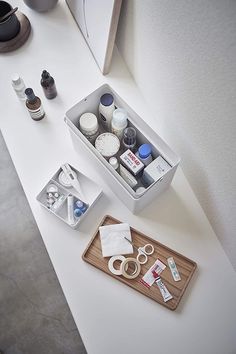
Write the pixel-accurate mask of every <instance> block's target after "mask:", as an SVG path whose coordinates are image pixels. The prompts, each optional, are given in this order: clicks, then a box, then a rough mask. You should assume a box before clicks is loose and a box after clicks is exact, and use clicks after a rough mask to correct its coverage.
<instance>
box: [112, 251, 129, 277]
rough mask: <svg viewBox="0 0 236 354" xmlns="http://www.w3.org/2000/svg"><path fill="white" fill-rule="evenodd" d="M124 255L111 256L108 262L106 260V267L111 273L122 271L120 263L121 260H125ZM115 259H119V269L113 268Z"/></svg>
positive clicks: (117, 273)
mask: <svg viewBox="0 0 236 354" xmlns="http://www.w3.org/2000/svg"><path fill="white" fill-rule="evenodd" d="M125 259H126V258H125V257H124V256H113V257H111V258H110V259H109V262H108V268H109V270H110V272H111V273H113V274H115V275H121V274H122V271H121V265H122V262H123V261H125ZM115 261H121V263H120V268H119V269H115V268H114V265H113V264H114V263H115Z"/></svg>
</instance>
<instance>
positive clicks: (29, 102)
mask: <svg viewBox="0 0 236 354" xmlns="http://www.w3.org/2000/svg"><path fill="white" fill-rule="evenodd" d="M25 94H26V102H25V105H26V107H27V109H28V111H29V114H30V116H31V118H32V119H33V120H41V119H43V117H44V116H45V112H44V110H43V107H42V104H41V100H40V98H39V97H38V96H35V94H34V91H33V90H32V88H30V87H28V88H27V89H26V90H25Z"/></svg>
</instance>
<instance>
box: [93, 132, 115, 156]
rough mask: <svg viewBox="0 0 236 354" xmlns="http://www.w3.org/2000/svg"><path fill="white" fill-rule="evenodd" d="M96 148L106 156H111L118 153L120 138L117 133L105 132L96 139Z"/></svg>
mask: <svg viewBox="0 0 236 354" xmlns="http://www.w3.org/2000/svg"><path fill="white" fill-rule="evenodd" d="M95 148H96V149H97V150H98V151H99V152H100V154H102V155H103V156H104V157H111V156H114V155H116V154H117V152H118V151H119V149H120V140H119V139H118V138H117V136H116V135H115V134H112V133H103V134H100V135H99V136H98V137H97V139H96V140H95Z"/></svg>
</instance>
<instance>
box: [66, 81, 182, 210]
mask: <svg viewBox="0 0 236 354" xmlns="http://www.w3.org/2000/svg"><path fill="white" fill-rule="evenodd" d="M105 93H111V94H112V95H113V97H114V101H115V106H116V107H119V108H123V109H125V110H126V111H127V112H128V120H129V124H128V125H129V126H131V127H134V128H135V129H136V133H137V136H136V138H137V146H140V145H142V144H144V143H150V144H151V145H152V156H153V159H155V158H157V157H159V156H161V157H162V158H163V159H164V160H165V161H166V162H167V164H169V165H170V168H169V169H168V170H167V171H166V173H164V175H163V176H162V177H161V178H159V179H158V180H156V181H154V182H153V183H151V184H150V185H149V186H145V187H146V189H145V191H144V192H143V193H142V194H138V193H136V192H135V190H134V189H133V188H131V187H130V185H129V184H128V183H127V182H126V181H125V180H124V179H123V178H122V177H121V176H120V174H119V173H118V172H117V171H116V170H114V169H113V167H112V166H111V165H110V164H109V162H108V161H107V160H106V159H105V158H104V157H103V156H102V155H101V154H100V153H99V152H98V151H97V150H96V148H95V147H94V146H93V145H92V144H91V143H90V142H89V141H88V140H87V139H86V137H85V136H84V135H83V134H82V133H81V131H80V129H79V118H80V116H81V115H82V114H83V113H85V112H91V113H94V114H95V115H96V116H97V117H98V114H99V113H98V106H99V102H100V97H101V96H102V95H103V94H105ZM65 122H66V124H67V126H68V127H69V131H70V134H71V138H72V142H73V145H74V148H75V149H76V150H77V151H78V152H79V153H81V148H82V147H84V148H85V149H84V152H85V153H86V154H87V156H90V158H91V159H93V161H94V162H95V163H96V168H97V169H98V170H99V171H100V173H101V174H102V176H103V178H104V180H105V181H106V182H107V184H108V185H109V186H110V188H111V189H112V191H114V193H116V195H117V197H118V198H120V199H121V201H122V202H123V203H124V204H125V205H126V206H127V207H128V208H129V209H130V210H131V211H132V212H133V213H137V212H139V211H141V210H142V209H143V208H144V207H145V206H147V205H149V204H150V203H151V201H152V200H153V199H155V198H157V197H158V196H159V194H161V193H162V192H163V191H164V190H165V189H167V188H168V186H169V185H170V183H171V181H172V179H173V176H174V174H175V171H176V169H177V166H178V164H179V162H180V158H179V157H178V156H177V155H176V154H175V152H173V151H172V150H171V148H170V147H169V146H168V145H167V144H166V143H165V142H164V141H163V140H162V139H161V138H160V136H159V135H158V134H157V133H155V132H154V131H153V130H152V129H151V128H150V127H149V126H148V125H147V124H146V123H145V122H144V121H143V120H142V118H141V117H139V116H138V115H137V113H136V112H134V111H133V109H132V108H131V107H130V106H129V105H128V104H127V103H126V102H125V101H124V100H123V99H122V98H121V97H120V96H119V95H118V94H117V93H116V92H115V91H114V90H113V89H112V88H111V87H110V86H109V85H107V84H104V85H102V86H101V87H99V88H98V89H96V90H95V91H94V92H92V93H91V94H90V95H88V96H87V97H85V98H84V99H82V100H81V101H79V102H78V103H77V104H75V105H74V106H73V107H72V108H70V109H69V110H68V111H67V112H66V114H65Z"/></svg>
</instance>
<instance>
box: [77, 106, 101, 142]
mask: <svg viewBox="0 0 236 354" xmlns="http://www.w3.org/2000/svg"><path fill="white" fill-rule="evenodd" d="M79 124H80V130H81V132H82V133H83V134H84V136H85V137H86V138H87V139H88V140H89V141H90V143H91V144H94V143H95V140H96V138H97V137H98V135H99V127H98V120H97V117H96V116H95V114H93V113H90V112H87V113H84V114H82V115H81V116H80V119H79Z"/></svg>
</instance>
